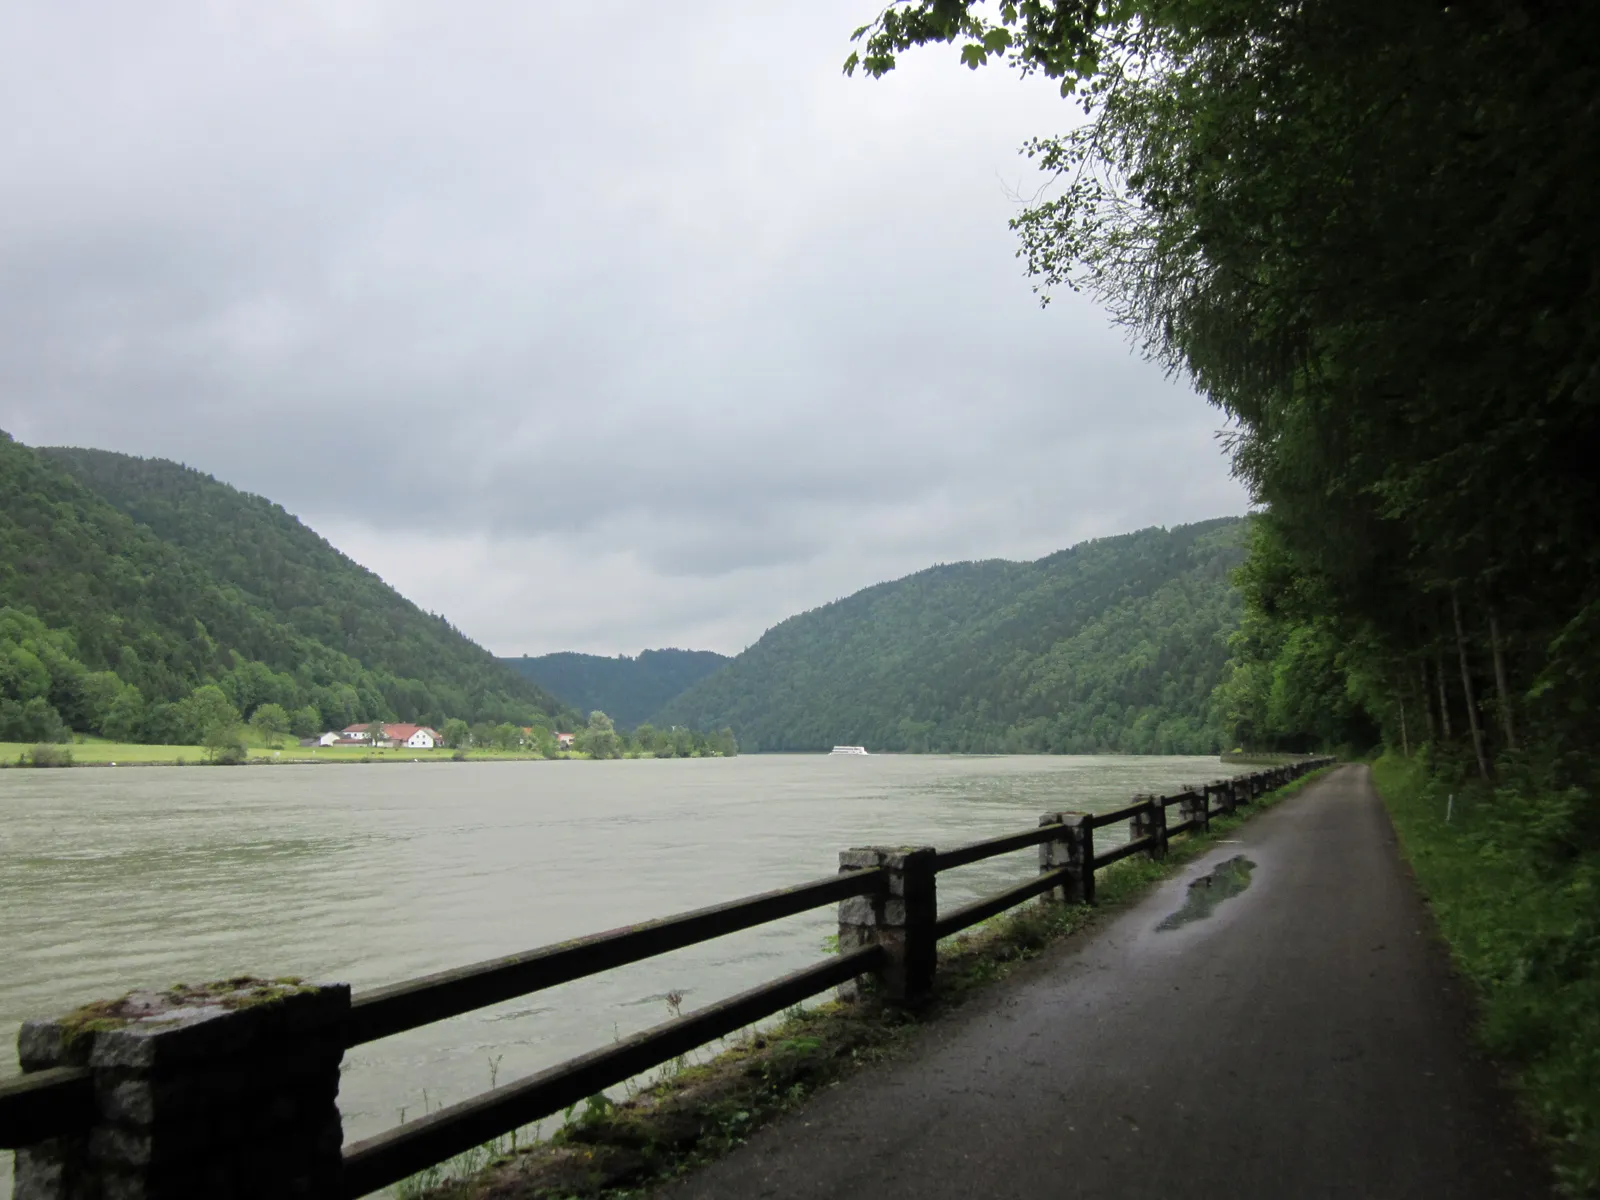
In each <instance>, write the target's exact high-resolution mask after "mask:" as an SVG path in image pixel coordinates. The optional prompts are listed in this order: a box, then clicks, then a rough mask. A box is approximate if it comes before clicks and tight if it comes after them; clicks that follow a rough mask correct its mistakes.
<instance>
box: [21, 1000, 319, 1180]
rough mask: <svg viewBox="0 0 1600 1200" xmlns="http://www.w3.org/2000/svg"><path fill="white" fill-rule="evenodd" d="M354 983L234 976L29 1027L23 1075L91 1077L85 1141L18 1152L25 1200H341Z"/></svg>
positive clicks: (80, 1137) (63, 1140) (79, 1137)
mask: <svg viewBox="0 0 1600 1200" xmlns="http://www.w3.org/2000/svg"><path fill="white" fill-rule="evenodd" d="M349 1012H350V988H349V987H348V985H346V984H342V983H331V984H303V983H300V982H298V981H284V980H276V981H275V980H266V979H254V978H250V977H245V976H242V977H239V978H236V979H228V980H223V981H220V982H218V983H213V984H207V985H204V986H201V987H183V986H181V985H180V986H179V987H176V988H174V989H173V990H171V991H168V992H130V993H129V994H128V995H126V996H123V997H122V998H121V999H119V1000H108V1001H103V1002H101V1003H97V1004H91V1005H87V1006H85V1007H84V1008H81V1009H79V1010H78V1011H76V1012H73V1013H69V1014H67V1015H66V1016H64V1017H60V1018H58V1019H55V1020H46V1021H28V1022H26V1023H25V1024H24V1025H23V1026H22V1031H21V1032H20V1033H19V1034H18V1037H17V1049H18V1052H19V1056H20V1058H21V1060H22V1067H23V1070H24V1071H38V1070H45V1069H48V1068H51V1067H61V1066H74V1067H88V1068H89V1069H90V1071H91V1072H92V1073H93V1078H94V1095H95V1110H96V1111H95V1116H94V1121H93V1124H92V1125H91V1126H90V1127H89V1128H88V1129H87V1130H86V1131H84V1132H81V1133H79V1134H75V1135H72V1136H68V1137H59V1138H55V1139H52V1140H50V1141H47V1142H41V1143H39V1144H37V1145H34V1146H29V1147H27V1148H25V1149H21V1150H18V1151H17V1160H16V1176H15V1177H16V1195H17V1197H18V1200H23V1198H24V1197H26V1198H27V1200H112V1198H113V1197H124V1196H126V1197H139V1198H141V1200H188V1198H189V1197H194V1196H263V1197H265V1196H298V1197H306V1198H308V1200H333V1198H334V1197H342V1196H343V1188H342V1186H341V1182H340V1174H341V1171H342V1161H341V1158H340V1146H341V1143H342V1142H343V1140H344V1139H343V1133H342V1127H341V1124H340V1119H339V1107H338V1096H339V1063H340V1060H341V1058H342V1057H343V1056H344V1024H345V1021H346V1018H347V1017H348V1015H349Z"/></svg>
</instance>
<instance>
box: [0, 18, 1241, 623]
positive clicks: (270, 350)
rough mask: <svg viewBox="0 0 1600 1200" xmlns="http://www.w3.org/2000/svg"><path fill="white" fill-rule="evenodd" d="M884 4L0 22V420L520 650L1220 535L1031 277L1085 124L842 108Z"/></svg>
mask: <svg viewBox="0 0 1600 1200" xmlns="http://www.w3.org/2000/svg"><path fill="white" fill-rule="evenodd" d="M877 4H878V0H788V2H786V3H773V4H751V3H749V2H748V0H743V2H741V3H734V2H733V0H726V2H721V0H693V2H691V3H684V4H675V5H662V4H659V3H652V2H650V0H627V2H622V0H617V2H612V0H585V2H584V3H583V4H566V5H559V6H557V5H553V4H548V3H543V2H533V3H527V4H506V3H503V2H500V0H496V2H490V0H481V2H480V0H453V2H452V3H450V4H439V3H434V2H428V3H422V2H417V3H410V2H407V0H394V2H379V0H274V2H273V3H271V4H261V3H259V2H256V0H141V3H139V4H115V3H110V2H108V0H53V2H52V3H49V4H29V5H23V4H15V5H5V6H3V7H0V45H3V46H4V47H5V53H6V60H7V66H6V70H5V71H4V72H3V73H0V109H3V112H4V120H3V121H0V428H4V429H7V430H9V431H10V432H11V433H12V434H13V435H15V436H16V437H17V438H18V439H19V440H22V441H24V442H28V443H31V444H61V443H66V444H75V445H88V446H99V447H103V448H106V449H112V450H121V451H125V452H129V453H134V454H142V455H152V456H160V457H165V458H173V459H178V460H180V461H183V462H186V463H188V464H190V465H191V466H195V467H199V468H201V469H203V470H205V471H209V472H210V473H212V474H214V475H216V476H217V477H218V478H220V479H223V480H225V481H227V482H229V483H232V484H234V485H236V486H239V487H242V488H245V489H248V490H250V491H254V492H258V493H261V494H263V495H266V496H269V497H271V498H272V499H274V500H277V501H279V502H280V503H282V504H283V505H284V506H285V507H287V508H288V509H289V510H290V511H291V512H293V513H295V514H297V515H298V516H300V517H301V518H302V519H304V520H305V521H307V522H308V523H310V524H311V525H312V526H313V527H315V528H316V529H317V530H318V531H320V532H321V533H323V534H324V535H325V536H327V537H328V538H330V539H331V540H332V541H333V542H334V543H335V544H336V545H338V546H339V547H340V548H342V549H344V550H345V551H346V552H348V553H349V554H351V555H352V556H353V557H355V558H356V559H357V560H358V561H360V562H363V563H365V564H366V565H368V566H370V567H372V568H373V569H374V570H376V571H378V572H379V573H380V574H381V575H383V576H384V577H385V578H386V579H388V580H389V581H390V582H391V583H393V584H394V585H395V586H397V587H398V588H400V590H401V591H403V592H405V593H406V594H407V595H409V596H410V597H411V598H413V599H414V600H416V601H417V602H418V603H419V604H421V605H422V606H423V607H425V608H428V609H431V610H434V611H439V612H443V613H445V614H447V615H448V616H449V617H450V618H451V619H452V620H453V621H454V622H455V623H456V624H457V625H458V626H460V627H461V628H462V629H464V630H465V631H466V632H468V633H469V634H471V635H472V636H474V637H475V638H477V639H478V640H479V641H481V642H483V643H484V644H486V645H488V646H489V647H490V648H491V649H493V650H495V651H496V652H498V653H504V654H518V653H524V652H526V653H542V652H545V651H549V650H557V649H579V650H589V651H594V652H598V653H608V654H609V653H618V652H629V653H632V652H636V651H637V650H639V649H640V648H642V647H645V646H660V645H679V646H693V647H703V648H710V649H717V650H723V651H726V652H735V651H737V650H739V649H741V648H742V647H743V646H745V645H747V644H748V643H749V642H751V641H753V640H754V639H755V638H756V637H758V636H759V635H760V633H761V632H762V630H764V629H765V628H767V627H768V626H770V625H771V624H773V623H774V622H776V621H778V620H781V619H782V618H783V617H785V616H788V615H790V614H791V613H794V612H797V611H800V610H803V609H806V608H810V607H813V606H815V605H817V604H821V603H825V602H827V601H829V600H832V599H835V598H837V597H839V596H842V595H846V594H848V593H850V592H852V591H854V590H856V589H857V588H860V587H863V586H866V585H868V584H871V583H875V582H878V581H880V580H883V579H889V578H893V577H895V576H898V575H902V574H905V573H907V572H909V571H913V570H917V569H919V568H921V567H924V566H927V565H929V564H931V563H934V562H941V561H953V560H958V559H966V558H987V557H1010V558H1029V557H1036V556H1038V555H1040V554H1045V553H1048V552H1050V551H1052V550H1055V549H1059V548H1060V547H1063V546H1066V545H1069V544H1071V543H1073V542H1076V541H1079V540H1082V539H1083V538H1086V537H1095V536H1099V535H1103V534H1112V533H1120V532H1124V531H1126V530H1129V529H1134V528H1139V527H1142V526H1145V525H1151V524H1174V523H1178V522H1183V521H1189V520H1198V519H1203V518H1206V517H1211V516H1218V515H1222V514H1225V513H1237V512H1241V511H1243V509H1244V507H1245V501H1244V497H1243V495H1242V493H1241V492H1240V490H1239V488H1238V487H1237V485H1236V484H1234V483H1233V481H1232V480H1230V478H1229V477H1228V473H1227V470H1226V465H1225V463H1224V461H1223V459H1222V457H1221V455H1220V452H1219V449H1218V445H1217V442H1216V439H1215V433H1216V430H1217V428H1218V426H1219V425H1220V423H1221V418H1220V416H1219V414H1218V413H1217V412H1216V411H1215V410H1213V409H1211V408H1209V407H1208V406H1207V405H1206V404H1204V403H1203V402H1202V401H1200V400H1199V399H1197V398H1196V397H1195V396H1194V395H1193V394H1192V393H1191V392H1190V391H1188V390H1187V389H1186V388H1185V387H1183V386H1182V385H1180V384H1175V383H1170V382H1168V381H1167V380H1165V379H1164V378H1163V377H1162V375H1161V372H1160V371H1159V370H1157V369H1156V368H1154V367H1152V366H1150V365H1148V364H1146V363H1143V362H1141V361H1139V360H1138V359H1137V358H1136V357H1134V356H1133V355H1132V354H1130V352H1129V349H1128V347H1127V345H1126V343H1125V341H1124V339H1123V337H1122V335H1121V334H1120V333H1119V332H1118V331H1116V330H1114V329H1112V328H1110V327H1109V326H1108V324H1107V321H1106V319H1105V317H1104V316H1103V315H1102V314H1101V313H1099V312H1098V311H1096V310H1095V309H1094V308H1093V307H1092V306H1091V305H1090V304H1089V303H1087V302H1086V301H1082V300H1080V299H1078V298H1075V297H1071V296H1067V297H1060V298H1058V299H1057V300H1056V301H1055V303H1053V304H1052V305H1051V306H1050V307H1049V308H1048V309H1042V310H1041V308H1040V307H1039V305H1038V303H1037V300H1036V298H1035V297H1034V296H1033V294H1032V292H1031V291H1030V288H1029V284H1028V281H1027V280H1026V279H1025V278H1024V276H1023V275H1022V272H1021V269H1020V266H1019V264H1018V262H1017V261H1016V260H1015V258H1014V257H1013V253H1014V250H1015V245H1014V241H1013V237H1012V235H1011V233H1010V232H1009V231H1008V230H1007V228H1006V220H1007V218H1008V217H1010V216H1011V215H1013V214H1014V212H1015V211H1016V209H1017V207H1018V196H1019V195H1022V194H1027V193H1030V192H1032V191H1033V190H1034V189H1035V188H1036V187H1037V181H1036V179H1035V178H1034V177H1033V175H1032V174H1031V172H1030V171H1029V169H1028V167H1027V165H1026V163H1025V162H1024V161H1023V160H1022V159H1020V158H1019V157H1018V155H1017V147H1018V145H1019V144H1020V143H1021V141H1022V140H1023V139H1024V138H1025V137H1028V136H1030V135H1033V134H1039V133H1048V132H1052V131H1055V130H1057V129H1060V128H1062V127H1064V126H1065V125H1066V124H1067V123H1069V122H1070V121H1071V120H1072V117H1073V110H1072V109H1071V108H1070V107H1069V106H1068V105H1067V104H1066V103H1065V102H1063V101H1062V100H1061V99H1060V98H1059V97H1058V96H1057V95H1056V94H1055V92H1054V90H1053V88H1052V87H1051V85H1050V84H1049V83H1047V82H1041V81H1023V80H1020V79H1018V78H1016V77H1014V76H1011V75H1009V74H1007V73H1005V72H1002V71H995V70H990V71H983V72H977V73H972V72H968V71H965V70H962V69H961V68H959V66H957V65H956V63H955V60H954V55H953V52H950V51H928V52H924V53H923V54H920V55H917V56H914V58H913V59H911V60H910V61H908V62H907V63H905V64H904V65H903V66H902V68H901V70H900V71H898V72H896V73H895V74H894V75H893V76H891V77H890V78H888V79H885V80H882V81H876V82H874V81H870V80H865V79H861V78H856V79H847V78H845V77H844V76H843V75H842V74H841V73H840V70H839V67H840V63H841V61H842V60H843V58H844V56H845V54H846V53H847V52H848V50H849V45H848V35H849V33H850V31H851V30H852V29H853V28H854V27H855V26H856V25H858V24H860V23H862V22H863V21H864V20H866V19H868V18H869V17H870V16H871V15H872V14H873V13H874V12H875V11H876V7H877Z"/></svg>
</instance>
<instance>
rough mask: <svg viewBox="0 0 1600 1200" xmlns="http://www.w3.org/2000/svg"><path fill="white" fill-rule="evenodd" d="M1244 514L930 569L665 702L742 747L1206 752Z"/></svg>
mask: <svg viewBox="0 0 1600 1200" xmlns="http://www.w3.org/2000/svg"><path fill="white" fill-rule="evenodd" d="M1243 542H1244V524H1243V522H1241V521H1239V520H1237V519H1231V518H1230V519H1224V520H1218V521H1209V522H1205V523H1202V524H1198V525H1187V526H1179V527H1177V528H1174V529H1171V530H1166V529H1146V530H1142V531H1140V532H1138V533H1132V534H1127V535H1124V536H1121V537H1113V538H1102V539H1099V540H1096V541H1091V542H1085V543H1083V544H1081V545H1079V546H1075V547H1073V548H1072V549H1070V550H1064V551H1061V552H1060V553H1058V554H1053V555H1050V556H1049V557H1047V558H1042V559H1039V560H1038V561H1036V562H1029V563H1017V562H1002V561H990V562H977V563H957V564H953V565H948V566H940V567H933V568H930V569H929V570H926V571H922V572H919V573H918V574H915V575H910V576H907V577H906V578H904V579H900V580H896V581H894V582H892V583H885V584H879V585H878V586H876V587H871V588H867V589H865V590H864V591H861V592H858V593H856V594H855V595H853V596H850V597H848V598H846V599H844V600H840V601H836V602H835V603H833V604H829V605H825V606H824V607H822V608H818V609H815V610H813V611H811V612H808V613H802V614H800V615H799V616H796V617H792V618H790V619H789V620H787V621H784V622H783V623H781V624H779V625H777V626H775V627H774V628H772V629H770V630H768V631H767V633H766V634H764V635H763V636H762V637H761V639H760V640H759V641H757V642H756V644H755V645H753V646H751V647H750V648H749V649H748V650H746V651H745V652H744V653H743V654H741V655H739V656H738V657H737V658H735V659H734V660H733V661H732V662H731V663H729V664H728V666H726V667H725V668H723V669H722V670H721V671H719V672H717V673H716V674H714V675H712V676H710V677H709V678H707V679H706V680H704V681H703V682H702V683H700V684H697V685H696V686H695V687H693V688H691V689H690V690H689V691H687V692H685V693H684V694H683V695H681V696H679V697H678V698H677V699H675V700H673V701H671V702H670V703H669V704H667V705H666V706H665V707H664V708H663V709H662V711H661V713H660V714H658V718H657V719H658V721H661V722H670V723H679V724H684V725H692V726H696V727H701V728H714V727H720V726H723V725H727V726H729V727H731V728H732V729H733V731H734V732H735V733H736V734H737V735H738V738H739V741H740V743H741V744H742V745H744V746H745V747H746V748H747V749H760V750H819V749H826V748H827V747H829V746H832V745H835V744H838V743H845V744H852V745H856V744H859V745H865V746H868V747H870V748H872V749H874V750H902V751H942V752H964V751H973V752H1017V753H1097V752H1121V753H1187V754H1200V753H1211V752H1215V751H1216V750H1217V749H1219V748H1220V745H1221V734H1220V732H1219V728H1218V725H1217V722H1216V720H1215V714H1214V711H1213V707H1212V705H1213V700H1212V693H1213V691H1214V689H1215V688H1216V686H1217V683H1218V681H1219V680H1220V678H1221V676H1222V671H1223V667H1224V664H1225V663H1226V661H1227V658H1228V646H1227V639H1228V636H1229V634H1230V633H1231V632H1232V630H1233V629H1234V628H1235V626H1236V625H1237V623H1238V616H1239V609H1240V602H1239V596H1238V593H1237V591H1236V590H1235V589H1234V587H1233V586H1232V585H1231V584H1230V582H1229V579H1228V576H1229V572H1230V570H1232V568H1234V567H1235V566H1237V565H1238V563H1239V562H1240V560H1241V559H1242V557H1243V553H1244V547H1243Z"/></svg>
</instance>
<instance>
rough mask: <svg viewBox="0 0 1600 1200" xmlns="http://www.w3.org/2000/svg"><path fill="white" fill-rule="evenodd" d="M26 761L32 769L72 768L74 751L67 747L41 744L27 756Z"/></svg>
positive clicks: (25, 756)
mask: <svg viewBox="0 0 1600 1200" xmlns="http://www.w3.org/2000/svg"><path fill="white" fill-rule="evenodd" d="M23 757H24V759H25V760H26V761H27V764H28V766H30V767H70V766H71V765H72V751H71V750H68V749H67V748H66V747H65V746H56V745H51V744H49V743H41V744H40V745H37V746H35V747H34V748H33V749H32V750H30V751H28V753H27V754H25V755H24V756H23Z"/></svg>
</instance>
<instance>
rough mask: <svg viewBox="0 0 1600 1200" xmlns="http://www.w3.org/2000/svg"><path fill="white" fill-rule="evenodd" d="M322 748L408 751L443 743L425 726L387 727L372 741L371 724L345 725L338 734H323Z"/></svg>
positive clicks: (437, 734)
mask: <svg viewBox="0 0 1600 1200" xmlns="http://www.w3.org/2000/svg"><path fill="white" fill-rule="evenodd" d="M319 740H320V741H321V743H322V744H323V745H324V746H376V747H377V748H378V749H380V750H393V749H397V748H399V747H402V746H403V747H406V748H407V749H410V750H432V749H433V748H434V747H435V746H437V745H439V744H440V743H442V742H443V741H444V738H443V736H442V735H441V734H440V733H439V731H438V730H436V729H430V728H429V727H428V726H426V725H388V724H385V725H384V727H383V736H382V737H380V738H378V739H377V740H376V741H373V738H372V723H371V722H368V723H367V724H365V725H346V726H345V727H344V728H343V729H342V730H340V731H339V732H338V733H325V734H323V735H322V737H321V738H320V739H319Z"/></svg>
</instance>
